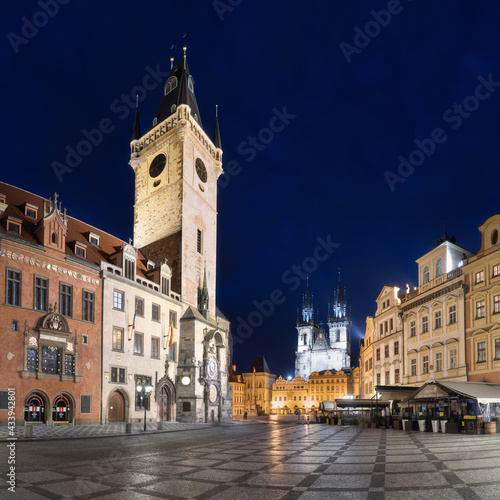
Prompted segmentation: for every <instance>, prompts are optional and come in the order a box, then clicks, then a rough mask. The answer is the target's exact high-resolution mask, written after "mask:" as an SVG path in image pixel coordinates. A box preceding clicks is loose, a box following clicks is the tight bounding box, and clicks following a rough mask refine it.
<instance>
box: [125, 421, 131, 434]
mask: <svg viewBox="0 0 500 500" xmlns="http://www.w3.org/2000/svg"><path fill="white" fill-rule="evenodd" d="M125 432H126V433H127V434H132V424H131V423H126V424H125Z"/></svg>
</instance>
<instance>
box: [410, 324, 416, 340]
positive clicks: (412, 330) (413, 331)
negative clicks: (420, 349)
mask: <svg viewBox="0 0 500 500" xmlns="http://www.w3.org/2000/svg"><path fill="white" fill-rule="evenodd" d="M416 335H417V326H416V323H415V321H410V337H415V336H416Z"/></svg>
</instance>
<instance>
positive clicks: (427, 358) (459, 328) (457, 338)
mask: <svg viewBox="0 0 500 500" xmlns="http://www.w3.org/2000/svg"><path fill="white" fill-rule="evenodd" d="M472 255H473V254H472V253H471V252H469V251H468V250H466V249H464V248H461V247H459V246H458V245H456V244H455V238H454V237H449V236H448V235H447V234H446V229H445V232H444V235H443V237H442V238H438V239H437V241H436V247H435V248H434V249H433V250H431V251H430V252H428V253H426V254H425V255H424V256H423V257H420V258H419V259H417V264H418V287H416V288H415V289H414V290H412V291H409V290H407V293H406V294H405V296H404V298H403V300H402V303H401V307H400V312H401V319H402V322H403V341H404V349H405V353H404V355H405V358H406V362H405V368H404V373H403V383H404V384H407V385H421V384H422V383H424V382H427V381H429V380H433V379H448V380H464V381H465V380H467V366H466V359H465V311H464V300H465V283H464V275H463V272H462V265H463V262H464V260H466V259H467V258H469V257H471V256H472Z"/></svg>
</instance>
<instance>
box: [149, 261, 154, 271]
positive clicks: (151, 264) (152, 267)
mask: <svg viewBox="0 0 500 500" xmlns="http://www.w3.org/2000/svg"><path fill="white" fill-rule="evenodd" d="M154 268H155V263H154V262H151V261H150V260H148V271H151V269H154Z"/></svg>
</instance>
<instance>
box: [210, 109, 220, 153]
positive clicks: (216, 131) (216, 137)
mask: <svg viewBox="0 0 500 500" xmlns="http://www.w3.org/2000/svg"><path fill="white" fill-rule="evenodd" d="M212 142H213V143H214V146H215V147H216V148H219V149H220V148H221V147H220V132H219V106H218V105H217V104H216V105H215V126H214V137H213V139H212Z"/></svg>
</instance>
